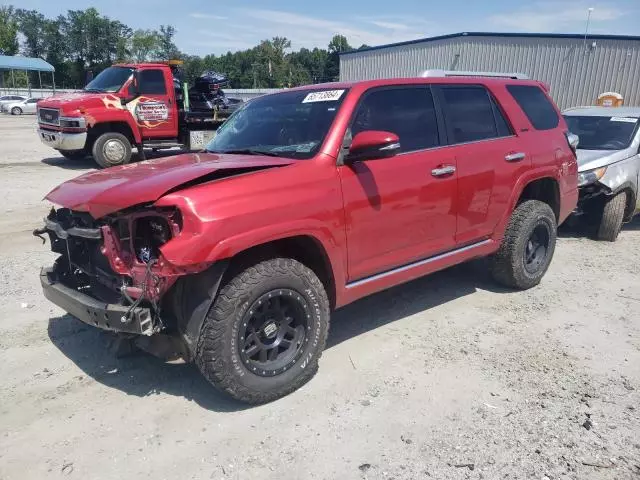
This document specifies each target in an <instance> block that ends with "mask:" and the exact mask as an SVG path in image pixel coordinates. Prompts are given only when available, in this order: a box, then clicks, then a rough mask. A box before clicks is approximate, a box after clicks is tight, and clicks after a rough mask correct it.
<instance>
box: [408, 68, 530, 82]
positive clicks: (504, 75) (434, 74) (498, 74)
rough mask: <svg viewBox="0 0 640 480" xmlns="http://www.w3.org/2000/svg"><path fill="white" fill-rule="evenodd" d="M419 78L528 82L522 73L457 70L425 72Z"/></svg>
mask: <svg viewBox="0 0 640 480" xmlns="http://www.w3.org/2000/svg"><path fill="white" fill-rule="evenodd" d="M420 76H421V77H497V78H511V79H513V80H528V79H529V77H528V76H527V75H525V74H524V73H501V72H463V71H458V70H425V71H424V72H422V74H421V75H420Z"/></svg>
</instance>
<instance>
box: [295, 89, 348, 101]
mask: <svg viewBox="0 0 640 480" xmlns="http://www.w3.org/2000/svg"><path fill="white" fill-rule="evenodd" d="M343 93H344V90H322V91H321V92H311V93H308V94H307V96H306V97H304V100H302V103H315V102H335V101H336V100H338V99H340V97H341V96H342V94H343Z"/></svg>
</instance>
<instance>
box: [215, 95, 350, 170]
mask: <svg viewBox="0 0 640 480" xmlns="http://www.w3.org/2000/svg"><path fill="white" fill-rule="evenodd" d="M344 97H346V90H344V89H340V90H296V91H292V92H283V93H278V94H275V95H267V96H264V97H258V98H255V99H253V100H251V101H249V102H247V103H246V104H245V105H244V106H243V107H241V108H240V109H239V110H238V111H236V112H235V113H234V114H233V115H231V116H230V117H229V119H228V120H227V121H226V122H225V123H224V124H223V125H222V126H221V127H220V128H219V129H218V133H217V135H216V136H215V138H214V139H213V140H212V141H211V142H210V143H209V145H207V151H209V152H213V153H244V154H255V155H274V156H279V157H286V158H299V159H306V158H311V157H313V156H314V155H315V154H316V153H317V152H318V150H319V149H320V146H321V145H322V142H323V141H324V138H325V136H326V135H327V132H328V131H329V127H330V126H331V124H332V123H333V119H334V118H335V116H336V113H337V112H338V109H339V108H340V105H341V103H342V101H343V99H344Z"/></svg>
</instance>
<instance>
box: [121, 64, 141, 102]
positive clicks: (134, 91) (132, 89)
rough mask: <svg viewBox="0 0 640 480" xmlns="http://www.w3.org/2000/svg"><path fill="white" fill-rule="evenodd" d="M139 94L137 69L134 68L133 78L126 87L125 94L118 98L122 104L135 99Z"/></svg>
mask: <svg viewBox="0 0 640 480" xmlns="http://www.w3.org/2000/svg"><path fill="white" fill-rule="evenodd" d="M139 96H140V82H139V80H138V71H137V70H134V72H133V78H132V79H131V83H129V86H128V87H127V96H126V97H124V98H122V99H120V103H122V105H126V104H127V103H129V102H131V101H132V100H135V99H136V98H138V97H139Z"/></svg>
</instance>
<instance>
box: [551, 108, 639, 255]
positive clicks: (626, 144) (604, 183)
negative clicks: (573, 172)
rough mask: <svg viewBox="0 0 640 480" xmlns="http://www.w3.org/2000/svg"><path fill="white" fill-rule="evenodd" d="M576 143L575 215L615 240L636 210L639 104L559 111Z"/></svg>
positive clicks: (604, 237)
mask: <svg viewBox="0 0 640 480" xmlns="http://www.w3.org/2000/svg"><path fill="white" fill-rule="evenodd" d="M563 115H564V118H565V120H566V121H567V125H568V127H569V130H570V131H571V133H575V134H576V135H578V137H579V138H580V142H579V144H578V151H577V153H578V188H579V191H580V198H579V200H578V209H577V211H576V213H577V214H583V215H584V216H585V217H586V218H587V220H588V222H589V223H590V224H592V225H593V226H594V227H595V236H596V238H597V239H599V240H608V241H610V242H613V241H615V240H616V238H617V237H618V234H619V233H620V229H621V227H622V224H623V222H626V221H630V220H631V218H632V217H633V216H634V214H635V213H637V212H638V210H639V209H640V201H639V200H638V175H639V173H640V154H639V153H640V130H639V125H640V107H635V108H632V107H618V108H611V107H578V108H572V109H569V110H566V111H565V112H563Z"/></svg>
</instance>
